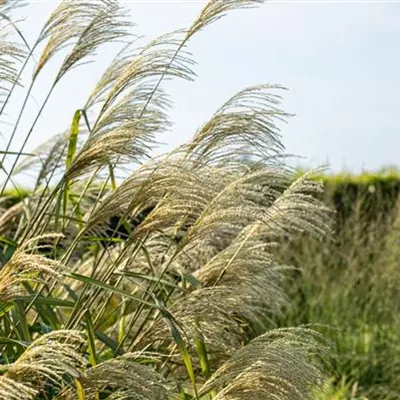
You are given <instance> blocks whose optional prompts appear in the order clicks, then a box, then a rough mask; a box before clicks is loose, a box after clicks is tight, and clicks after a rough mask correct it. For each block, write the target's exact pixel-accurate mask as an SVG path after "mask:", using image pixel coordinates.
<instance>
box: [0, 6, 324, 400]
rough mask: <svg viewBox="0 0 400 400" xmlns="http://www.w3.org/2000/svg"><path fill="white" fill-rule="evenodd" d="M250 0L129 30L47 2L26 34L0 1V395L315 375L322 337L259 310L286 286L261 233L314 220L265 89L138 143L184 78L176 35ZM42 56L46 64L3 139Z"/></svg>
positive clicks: (312, 383) (185, 58)
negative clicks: (42, 81)
mask: <svg viewBox="0 0 400 400" xmlns="http://www.w3.org/2000/svg"><path fill="white" fill-rule="evenodd" d="M257 3H260V1H256V0H225V1H218V0H211V1H209V2H208V3H207V4H205V6H204V8H203V10H202V11H201V13H200V14H199V15H198V17H197V18H196V19H195V20H194V22H193V23H192V25H191V26H190V27H188V28H186V29H182V30H178V31H175V32H172V33H168V34H166V35H163V36H161V37H159V38H157V39H156V40H153V41H152V42H150V43H147V44H144V45H139V44H138V43H137V41H136V40H134V39H133V37H132V36H131V33H130V28H131V26H130V22H129V20H127V19H126V12H125V11H124V10H123V9H122V8H121V7H120V5H119V4H118V3H117V2H115V1H113V0H84V1H83V0H82V1H81V0H79V1H61V2H60V3H59V4H58V6H57V7H56V9H55V11H54V12H53V13H52V14H51V16H50V17H49V19H48V20H47V22H46V23H45V25H44V26H43V29H42V30H41V32H40V34H39V37H38V38H37V40H36V41H35V42H34V43H29V42H28V41H27V40H25V39H26V38H25V36H24V34H23V32H21V31H20V30H19V26H18V23H15V22H13V17H12V11H13V7H15V6H18V5H20V1H4V0H3V1H2V2H0V5H1V14H0V16H1V19H0V20H1V24H2V25H1V26H2V30H1V35H2V36H1V42H0V46H1V54H0V86H1V91H2V93H1V94H2V97H1V103H0V107H1V108H0V118H1V120H2V122H7V125H1V127H2V135H3V137H4V138H5V147H4V148H3V149H2V151H1V154H0V156H1V168H2V171H3V173H4V174H5V179H4V182H3V183H2V185H1V189H0V190H1V195H2V196H0V198H1V204H0V207H1V214H0V235H1V263H2V267H1V270H0V307H1V308H0V348H1V358H0V361H1V366H0V398H1V399H5V400H11V399H15V400H17V399H18V400H20V399H34V398H39V399H59V400H61V399H81V400H82V399H110V400H111V399H113V400H116V399H137V400H144V399H148V400H154V399H159V400H161V399H175V398H176V399H204V400H205V399H219V400H222V399H226V400H227V399H230V400H232V399H243V400H244V399H291V400H292V399H293V400H295V399H298V400H304V399H311V398H314V397H315V396H319V394H318V393H321V392H322V391H323V390H324V387H325V382H326V374H327V370H328V369H329V365H328V364H329V362H328V359H329V346H328V345H327V343H326V342H325V341H324V339H323V337H322V336H321V335H320V334H319V333H317V332H316V331H314V330H311V329H309V328H307V327H297V328H276V326H274V324H273V320H274V319H275V316H276V315H278V314H279V313H282V312H283V310H284V307H285V305H286V304H287V303H288V300H289V299H288V298H287V297H286V295H285V293H284V290H283V289H282V282H283V279H284V276H285V269H286V268H287V267H285V266H282V265H279V264H278V263H277V261H276V259H275V257H274V252H275V248H276V247H277V246H279V243H281V242H282V240H284V241H288V240H290V238H291V235H293V234H298V233H299V232H304V234H311V235H315V236H318V237H319V236H323V235H325V234H326V233H327V232H328V231H329V226H330V216H329V211H328V210H327V208H326V207H325V206H323V205H322V204H321V202H320V201H319V200H318V194H319V193H320V191H321V187H320V185H319V184H318V183H316V182H315V181H313V180H311V179H310V176H308V175H305V176H302V177H300V178H296V179H294V175H293V171H291V169H290V168H289V167H287V166H285V163H284V160H285V157H284V147H283V145H282V143H281V137H280V133H279V129H278V127H277V124H279V122H280V121H282V120H285V119H287V117H288V115H287V114H286V113H285V112H283V111H282V110H281V109H280V108H279V104H280V95H279V93H280V92H281V89H282V88H280V87H278V86H271V85H259V86H254V87H248V88H245V89H244V90H242V91H240V92H239V93H237V94H236V95H234V96H233V97H232V98H230V99H228V100H227V101H226V102H225V104H223V105H222V106H221V107H220V108H219V109H218V110H217V111H216V112H215V114H214V115H213V116H212V118H211V119H210V120H209V121H208V122H205V123H204V125H203V126H201V127H200V128H199V129H198V131H197V132H196V133H195V134H194V136H193V139H192V140H191V141H190V142H188V143H185V144H183V145H181V146H179V147H177V148H176V149H174V150H173V151H171V152H169V153H167V154H163V155H161V156H157V157H152V149H153V147H154V144H155V143H156V141H157V139H158V138H159V135H160V134H162V133H163V132H165V131H166V130H167V129H169V127H170V122H169V119H168V111H169V108H170V100H169V97H168V95H167V93H166V92H165V91H164V82H165V81H167V80H171V79H186V80H192V79H193V78H194V76H195V75H194V71H193V68H194V63H193V61H192V59H191V55H190V53H189V52H188V48H187V47H188V45H189V42H190V40H191V38H192V37H193V36H194V35H196V34H198V32H199V31H201V30H202V29H203V28H205V27H206V26H207V25H209V24H210V23H213V22H215V21H216V20H218V19H219V18H221V17H222V16H224V15H225V14H226V13H227V12H228V11H230V10H233V9H240V8H244V7H249V6H254V5H256V4H257ZM110 42H116V43H120V44H121V46H122V50H121V51H120V52H119V53H118V54H117V55H116V57H115V59H114V60H113V61H112V63H111V64H110V65H109V66H108V68H107V69H106V70H105V71H104V74H103V75H102V77H101V79H100V80H99V81H98V83H97V85H96V86H95V87H94V88H93V91H92V93H91V94H90V96H89V98H88V99H87V102H86V103H85V104H84V106H83V107H81V108H79V109H78V107H77V110H76V112H75V115H74V116H73V118H72V121H71V125H70V126H69V127H66V130H65V131H64V132H61V133H59V134H57V135H56V136H54V137H53V138H52V139H51V140H49V141H48V142H46V143H44V144H43V145H42V146H40V147H39V148H38V149H37V150H36V151H34V152H32V153H29V154H27V153H26V149H25V147H26V144H27V143H28V141H29V139H30V137H31V136H32V135H34V134H35V133H37V132H36V131H35V127H36V124H37V121H38V119H39V118H40V117H43V116H45V115H46V110H47V108H46V107H47V106H48V104H49V103H50V102H51V101H52V98H53V96H54V93H53V92H54V89H55V88H56V87H57V85H58V84H59V82H60V81H61V80H63V79H68V75H69V72H70V70H71V69H73V68H75V67H77V66H81V65H82V64H85V63H86V62H87V61H91V60H92V59H93V57H94V55H95V53H96V51H97V50H98V48H99V47H100V46H102V45H104V44H108V43H110ZM127 43H129V44H128V45H127ZM60 60H61V61H60ZM50 61H52V63H53V64H54V63H57V62H58V63H59V66H58V71H57V72H56V74H55V76H54V77H53V78H52V79H53V80H52V83H51V85H50V87H49V89H48V93H47V96H46V97H45V100H44V101H43V102H42V103H41V104H39V109H38V111H37V112H36V116H35V117H34V118H33V120H32V123H31V125H30V127H28V129H26V132H25V136H24V140H23V142H22V145H21V143H20V142H17V141H16V140H15V138H16V133H17V132H18V131H19V130H20V129H22V128H21V127H22V125H21V120H22V117H23V115H25V113H27V112H31V113H32V110H30V111H29V102H28V101H27V100H28V99H29V98H30V96H31V95H32V93H34V91H35V88H36V85H37V80H38V77H39V76H41V75H43V74H46V68H47V67H48V65H47V64H48V63H49V62H50ZM31 62H34V63H35V68H34V71H33V75H32V76H31V80H30V82H29V83H28V85H27V86H26V87H25V98H22V102H21V106H20V109H19V113H18V114H17V115H16V116H15V118H12V121H10V117H9V116H8V113H7V109H8V107H9V104H10V99H12V98H13V96H15V95H16V93H18V95H19V96H20V94H19V93H20V92H18V91H17V89H18V88H19V86H20V85H21V84H22V81H21V77H23V76H24V73H25V72H26V70H27V65H29V63H31ZM34 114H35V113H34ZM23 129H25V128H23ZM17 144H18V145H19V146H17ZM23 171H29V173H30V174H31V175H32V174H35V178H34V181H32V191H31V192H30V193H29V196H27V197H24V198H23V199H21V201H20V202H17V203H15V204H10V203H9V201H8V200H9V199H8V198H7V197H5V196H4V193H5V191H6V189H7V188H12V187H13V185H15V176H16V175H17V174H19V173H21V172H23ZM127 171H129V173H128V174H127ZM121 176H122V179H119V177H121ZM16 190H18V188H16Z"/></svg>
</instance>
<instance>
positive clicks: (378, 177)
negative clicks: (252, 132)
mask: <svg viewBox="0 0 400 400" xmlns="http://www.w3.org/2000/svg"><path fill="white" fill-rule="evenodd" d="M315 179H318V180H321V181H322V182H323V183H324V186H325V189H326V190H325V195H324V198H325V201H326V202H327V203H328V204H330V205H332V206H333V208H334V209H336V210H337V216H338V220H339V221H342V220H346V219H347V218H348V217H349V216H350V215H351V214H352V213H353V212H354V211H357V212H358V213H361V214H362V215H364V216H365V217H367V218H374V219H375V218H381V217H385V216H387V215H389V214H390V213H391V212H392V211H393V209H394V206H395V204H396V201H397V198H398V196H399V193H400V172H398V171H392V170H390V171H383V172H379V173H363V174H361V175H351V174H337V175H320V176H316V177H315ZM28 195H29V191H28V190H25V189H18V191H16V190H12V191H9V192H7V193H6V194H5V196H7V197H8V199H7V201H6V202H5V203H3V204H2V206H3V207H4V206H6V207H7V206H10V205H12V204H14V203H16V202H17V201H19V200H20V199H22V198H24V197H26V196H28Z"/></svg>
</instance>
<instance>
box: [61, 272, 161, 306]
mask: <svg viewBox="0 0 400 400" xmlns="http://www.w3.org/2000/svg"><path fill="white" fill-rule="evenodd" d="M65 276H68V277H69V278H72V279H76V280H77V281H80V282H84V283H87V284H89V285H93V286H97V287H100V288H102V289H106V290H110V291H111V292H114V293H118V294H120V295H121V296H124V297H127V298H128V299H131V300H135V301H137V302H138V303H141V304H144V305H146V306H149V307H151V308H159V307H158V306H157V305H156V304H154V303H150V302H149V301H145V300H142V299H141V298H139V297H136V296H134V295H132V294H130V293H127V292H125V291H124V290H122V289H119V288H117V287H114V286H112V285H109V284H107V283H103V282H100V281H98V280H97V279H94V278H90V277H89V276H84V275H80V274H77V273H75V272H71V273H66V274H65Z"/></svg>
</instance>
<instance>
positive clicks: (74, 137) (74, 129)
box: [65, 110, 81, 169]
mask: <svg viewBox="0 0 400 400" xmlns="http://www.w3.org/2000/svg"><path fill="white" fill-rule="evenodd" d="M80 120H81V110H76V111H75V114H74V118H73V120H72V125H71V132H70V134H69V142H68V153H67V160H66V163H65V166H66V167H67V169H68V168H69V167H70V166H71V164H72V160H73V159H74V156H75V152H76V146H77V143H78V133H79V122H80Z"/></svg>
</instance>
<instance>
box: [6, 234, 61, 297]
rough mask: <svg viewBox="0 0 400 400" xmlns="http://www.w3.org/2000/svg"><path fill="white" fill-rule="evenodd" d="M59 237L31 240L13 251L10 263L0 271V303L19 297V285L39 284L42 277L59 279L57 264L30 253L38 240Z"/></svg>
mask: <svg viewBox="0 0 400 400" xmlns="http://www.w3.org/2000/svg"><path fill="white" fill-rule="evenodd" d="M59 237H60V235H57V234H53V235H45V236H42V237H39V238H33V239H30V240H28V241H26V242H25V243H23V244H22V245H21V246H20V247H18V248H17V249H16V250H15V252H14V254H13V256H12V257H11V259H10V261H8V262H7V263H6V265H5V266H4V267H3V268H2V269H1V270H0V301H1V302H9V301H12V300H14V299H15V298H17V297H18V296H20V295H21V294H22V287H21V284H22V283H24V282H29V281H34V282H41V281H42V277H43V276H51V277H53V278H58V277H59V274H58V273H57V271H56V270H57V268H58V267H59V263H58V262H56V261H53V260H50V259H48V258H45V257H43V256H41V255H37V254H32V253H31V252H30V247H31V245H32V244H33V243H35V242H36V241H37V240H38V239H42V238H59ZM28 251H29V252H28Z"/></svg>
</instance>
